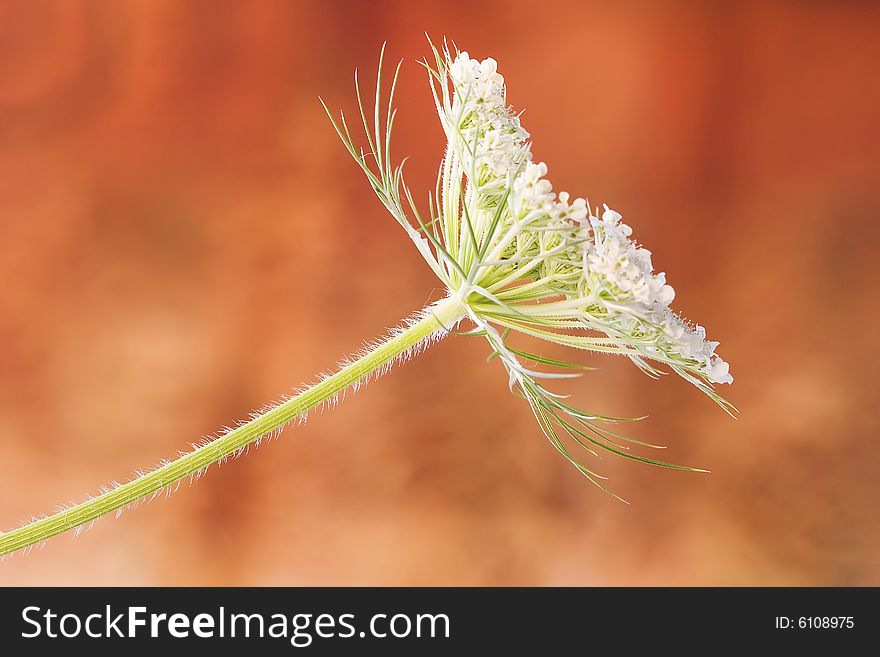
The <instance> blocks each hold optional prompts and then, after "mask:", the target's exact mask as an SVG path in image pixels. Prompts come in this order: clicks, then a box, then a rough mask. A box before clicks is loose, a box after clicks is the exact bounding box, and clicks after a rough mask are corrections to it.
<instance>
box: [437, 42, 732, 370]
mask: <svg viewBox="0 0 880 657" xmlns="http://www.w3.org/2000/svg"><path fill="white" fill-rule="evenodd" d="M448 74H449V78H450V80H451V82H452V87H453V92H454V93H453V96H452V102H451V105H450V106H447V115H446V121H445V122H444V125H445V127H446V129H447V131H448V136H449V138H450V143H451V144H452V145H453V148H454V149H455V151H456V154H457V157H458V159H459V160H460V162H461V167H462V169H463V172H464V173H465V174H467V176H468V180H469V184H470V185H472V186H473V187H474V188H476V190H477V191H478V192H479V193H481V194H484V195H488V197H489V198H490V199H492V200H493V201H494V200H496V199H498V198H500V195H501V194H504V193H506V194H507V211H506V212H505V214H504V216H503V217H502V223H504V225H505V227H506V229H507V232H506V233H505V231H501V233H500V234H502V235H504V234H506V235H508V238H507V239H504V238H501V237H499V238H497V239H499V241H500V242H501V243H502V244H503V245H504V246H505V248H506V251H505V253H504V255H507V256H509V255H510V254H511V253H513V252H516V253H517V255H518V256H520V257H521V256H522V254H523V250H524V249H526V250H527V252H528V253H529V254H530V256H531V258H532V262H535V261H536V260H538V259H541V262H540V263H539V266H536V267H532V268H531V269H530V276H531V277H532V278H538V277H545V278H547V277H553V278H554V280H553V284H552V285H550V286H549V287H550V288H552V289H553V290H554V292H556V293H559V292H560V291H561V293H563V294H564V295H565V296H566V297H567V298H568V300H582V301H583V306H582V308H581V313H580V315H579V317H580V319H582V320H583V321H584V323H585V324H587V325H588V326H591V327H593V328H595V329H597V330H600V331H602V332H604V333H606V334H607V335H608V336H609V337H611V338H613V339H614V340H615V341H619V342H620V343H621V344H622V345H625V346H627V347H629V348H632V349H635V350H636V351H637V352H638V353H640V354H644V355H645V356H647V357H650V358H657V359H659V360H662V361H664V362H667V363H670V364H671V365H674V366H680V367H681V368H683V369H685V370H688V371H690V372H693V373H696V374H698V375H700V376H702V377H703V378H705V379H706V380H708V381H709V382H712V383H731V382H732V381H733V377H732V376H731V375H730V373H729V367H728V365H727V363H726V362H724V360H723V359H721V357H720V356H718V355H716V354H715V353H714V351H715V347H716V346H717V344H718V343H717V342H710V341H707V340H706V332H705V330H704V329H703V328H702V327H701V326H696V327H693V328H692V327H691V326H689V325H688V324H686V323H685V322H684V321H683V320H682V319H681V318H680V317H679V316H678V315H676V314H675V313H674V312H673V311H672V310H671V309H670V308H669V304H670V303H671V302H672V300H673V299H674V297H675V291H674V290H673V288H672V287H671V286H669V285H667V284H666V276H665V274H663V273H657V274H655V273H654V271H653V266H652V264H651V252H650V251H648V250H647V249H644V248H641V247H639V246H638V245H636V244H635V242H633V241H632V240H631V239H630V236H631V234H632V229H631V228H630V227H629V226H627V225H626V224H624V223H621V221H620V220H621V215H620V214H618V213H617V212H615V211H613V210H611V209H609V208H608V206H605V210H604V212H603V213H602V216H601V218H599V217H598V216H595V215H593V214H592V213H591V212H590V210H589V208H588V205H587V202H586V201H585V200H584V199H582V198H577V199H574V200H571V197H570V196H569V195H568V194H567V193H565V192H562V193H560V194H559V195H558V196H557V195H556V194H555V193H554V192H553V186H552V184H551V183H550V181H549V180H547V178H546V176H547V165H545V164H544V163H534V162H532V160H531V152H530V151H529V148H528V138H529V133H528V132H526V130H525V129H523V127H522V125H521V124H520V121H519V117H518V116H516V115H515V114H514V113H513V111H512V110H511V109H510V108H509V107H508V106H507V103H506V92H505V87H504V78H503V77H502V76H501V74H499V73H498V70H497V65H496V62H495V60H494V59H485V60H483V61H477V60H475V59H471V58H470V56H469V55H468V53H467V52H461V53H459V54H458V55H457V56H456V57H455V59H454V60H452V61H451V62H450V63H449V65H448ZM481 207H482V208H483V209H485V208H486V205H485V204H484V205H482V206H481ZM511 234H513V235H515V238H513V239H511V238H510V235H511ZM523 244H525V245H527V246H526V247H523V246H522V245H523ZM495 255H496V257H499V256H502V254H499V253H496V254H495Z"/></svg>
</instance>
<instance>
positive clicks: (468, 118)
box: [449, 52, 588, 224]
mask: <svg viewBox="0 0 880 657" xmlns="http://www.w3.org/2000/svg"><path fill="white" fill-rule="evenodd" d="M449 77H450V79H451V80H452V85H453V89H454V92H455V93H454V95H453V103H452V112H451V114H452V119H453V122H454V123H455V125H454V126H453V130H452V131H451V133H452V134H451V135H450V137H452V138H453V139H452V141H453V143H458V144H461V146H462V147H461V148H460V151H461V152H460V153H459V157H461V159H462V160H463V161H465V162H466V163H468V164H474V165H475V166H474V169H475V170H476V171H477V180H476V181H474V182H475V183H476V184H477V185H478V186H479V187H480V188H481V189H482V188H490V189H491V188H494V189H496V190H497V189H498V188H499V187H502V186H507V185H509V192H510V193H509V200H508V202H509V205H510V207H511V210H512V214H513V217H512V218H513V219H516V220H519V221H521V222H522V223H523V224H527V223H529V222H530V221H531V220H533V219H536V218H543V219H545V220H546V219H552V220H555V221H556V222H565V221H567V222H569V223H572V224H574V223H576V222H579V221H582V220H583V219H584V218H586V216H587V214H588V210H587V202H586V200H584V199H581V198H578V199H575V200H574V201H572V202H569V198H570V197H569V195H568V194H567V193H566V192H562V193H560V194H559V196H558V198H557V196H556V195H555V194H554V193H553V186H552V185H551V183H550V181H549V180H547V179H546V178H545V176H546V175H547V165H546V164H544V163H543V162H540V163H537V164H536V163H534V162H532V161H531V157H532V156H531V152H530V151H529V150H528V139H529V133H528V132H527V131H526V130H525V129H524V128H523V127H522V124H521V123H520V120H519V117H518V116H516V115H515V114H514V113H513V111H512V110H511V108H509V107H508V106H507V101H506V91H505V86H504V77H503V76H502V75H501V74H500V73H498V65H497V63H496V62H495V60H494V59H491V58H488V59H484V60H483V61H478V60H476V59H471V57H470V56H469V55H468V53H467V52H461V53H459V54H458V56H457V57H456V58H455V59H454V60H453V62H452V63H451V65H450V67H449ZM455 137H458V139H455ZM472 160H473V162H472ZM468 168H469V167H468V166H465V169H466V170H468ZM511 174H513V182H512V184H509V183H510V181H509V177H510V176H511Z"/></svg>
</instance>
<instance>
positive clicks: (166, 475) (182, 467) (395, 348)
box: [0, 298, 465, 556]
mask: <svg viewBox="0 0 880 657" xmlns="http://www.w3.org/2000/svg"><path fill="white" fill-rule="evenodd" d="M464 314H465V307H464V305H463V304H462V303H461V302H460V301H459V300H457V299H454V298H447V299H444V300H442V301H440V302H438V303H436V304H434V305H433V306H430V307H429V308H427V309H426V310H425V311H423V312H422V313H420V314H419V315H418V316H417V318H416V319H415V320H414V321H412V322H411V323H408V325H407V326H406V327H405V328H401V329H399V330H398V331H395V332H394V334H393V335H391V336H390V337H388V338H386V339H385V340H383V341H382V342H380V343H379V344H377V345H376V346H374V347H372V348H370V349H369V350H368V351H366V352H365V353H364V354H363V355H362V356H360V357H358V358H357V359H355V360H352V361H351V362H350V363H348V364H347V365H345V366H344V367H342V368H341V369H339V370H338V371H337V372H336V373H335V374H333V375H331V376H329V377H327V378H325V379H324V380H322V381H321V382H320V383H316V384H314V385H313V386H311V387H309V388H307V389H305V390H304V391H302V392H301V393H299V394H298V395H296V396H295V397H292V398H291V399H288V400H287V401H285V402H283V403H282V404H279V405H278V406H275V407H274V408H271V409H270V410H267V411H265V412H264V413H262V414H260V415H257V416H256V417H254V419H252V420H250V421H249V422H247V423H245V424H242V425H241V426H239V427H238V428H236V429H233V430H231V431H229V432H228V433H226V434H224V435H223V436H222V437H220V438H217V439H216V440H213V441H211V442H209V443H206V444H205V445H202V446H201V447H198V448H196V449H194V450H193V451H191V452H188V453H187V454H184V455H183V456H180V457H179V458H177V459H175V460H173V461H171V462H169V463H167V464H165V465H163V466H162V467H160V468H157V469H156V470H153V471H152V472H149V473H147V474H144V475H142V476H140V477H137V478H136V479H133V480H132V481H129V482H128V483H125V484H122V485H121V486H118V487H116V488H114V489H113V490H110V491H108V492H106V493H103V494H101V495H98V496H97V497H95V498H92V499H90V500H88V501H86V502H82V503H81V504H77V505H76V506H73V507H71V508H68V509H65V510H64V511H60V512H59V513H56V514H54V515H52V516H48V517H46V518H42V519H40V520H36V521H34V522H32V523H30V524H28V525H25V526H23V527H19V528H18V529H13V530H11V531H9V532H6V533H4V534H0V556H2V555H5V554H9V553H11V552H15V551H16V550H21V549H23V548H27V547H29V546H32V545H35V544H37V543H40V542H42V541H45V540H47V539H49V538H52V537H53V536H56V535H58V534H61V533H63V532H66V531H68V530H70V529H74V528H75V527H80V526H82V525H84V524H86V523H89V522H91V521H93V520H95V519H97V518H100V517H101V516H103V515H106V514H108V513H111V512H113V511H117V510H119V509H122V508H124V507H126V506H128V505H129V504H132V503H133V502H137V501H138V500H141V499H143V498H144V497H146V496H148V495H151V494H153V493H156V492H158V491H161V490H162V489H163V488H166V487H167V486H170V485H172V484H174V483H176V482H178V481H180V480H181V479H183V478H185V477H188V476H190V475H193V474H195V473H198V472H200V471H203V470H204V469H206V468H207V467H208V466H210V465H212V464H213V463H216V462H217V461H220V460H221V459H224V458H225V457H227V456H229V455H230V454H234V453H236V452H238V451H239V450H241V449H242V448H244V447H246V446H247V445H249V444H250V443H252V442H254V441H256V440H258V439H259V438H261V437H263V436H265V435H267V434H269V433H271V432H272V431H274V430H276V429H279V428H280V427H283V426H284V425H285V424H286V423H288V422H290V421H291V420H293V419H294V418H296V417H298V416H300V415H303V414H305V413H308V412H309V411H310V410H312V409H314V408H315V407H316V406H319V405H320V404H322V403H323V402H325V401H327V400H328V399H332V398H333V396H334V395H336V394H337V393H339V392H341V391H342V390H344V389H346V388H347V387H348V386H350V385H352V384H354V383H356V382H358V381H361V380H364V379H365V378H367V377H369V376H370V375H371V374H373V373H375V372H377V371H379V372H381V371H383V369H384V368H387V367H389V366H390V365H391V364H392V363H393V362H394V360H395V359H396V358H398V357H399V356H401V355H403V354H405V353H406V352H408V351H410V350H412V349H413V348H416V347H417V346H418V345H419V344H420V343H422V342H424V341H426V340H428V339H430V338H431V337H432V336H435V334H437V336H435V337H440V336H442V335H443V334H445V333H446V332H447V331H448V330H449V329H451V328H452V327H453V326H454V325H455V324H457V323H458V322H459V321H460V320H461V319H462V318H463V317H464Z"/></svg>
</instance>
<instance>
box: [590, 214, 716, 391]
mask: <svg viewBox="0 0 880 657" xmlns="http://www.w3.org/2000/svg"><path fill="white" fill-rule="evenodd" d="M621 218H622V217H621V215H620V213H618V212H615V211H614V210H611V209H610V208H609V207H608V206H607V205H606V206H605V211H604V212H603V213H602V217H601V219H600V218H599V217H598V216H595V215H592V214H591V215H590V217H589V222H588V226H589V229H590V232H591V237H592V239H590V240H588V241H584V242H583V245H584V247H583V275H582V288H581V294H584V295H588V296H589V298H591V299H593V300H596V301H597V302H598V304H599V305H600V306H601V307H602V310H603V315H604V317H603V320H604V321H605V322H607V323H608V324H609V325H610V327H611V328H612V330H613V332H614V333H617V334H620V335H625V336H628V337H630V338H635V341H636V343H637V344H639V345H640V346H641V347H642V349H644V350H645V351H647V352H648V353H649V354H654V353H657V352H660V353H662V354H665V355H666V356H667V357H668V358H670V359H672V360H673V361H674V360H677V358H676V356H678V357H680V358H682V359H684V360H685V361H690V362H691V363H696V369H697V370H698V371H700V372H701V373H702V374H703V375H704V376H705V377H706V378H707V379H708V380H709V381H711V382H713V383H732V382H733V377H732V376H731V375H730V372H729V369H730V368H729V366H728V364H727V363H726V362H724V360H723V359H722V358H721V357H720V356H718V355H717V354H715V348H716V347H717V346H718V343H717V342H711V341H707V340H706V331H705V329H704V328H703V327H702V326H697V327H695V328H691V327H690V326H688V325H687V324H686V323H685V322H684V321H682V319H681V318H680V317H679V316H678V315H676V314H675V313H674V312H673V311H672V310H671V309H670V308H669V304H671V303H672V300H673V299H674V298H675V290H674V289H673V288H672V286H670V285H667V284H666V274H664V273H662V272H661V273H657V274H655V273H654V267H653V265H652V264H651V252H650V251H649V250H648V249H645V248H642V247H639V246H638V245H636V243H635V242H633V241H632V240H631V239H630V235H632V229H631V228H630V227H629V226H627V225H626V224H624V223H622V222H621V221H620V220H621ZM585 228H586V225H585Z"/></svg>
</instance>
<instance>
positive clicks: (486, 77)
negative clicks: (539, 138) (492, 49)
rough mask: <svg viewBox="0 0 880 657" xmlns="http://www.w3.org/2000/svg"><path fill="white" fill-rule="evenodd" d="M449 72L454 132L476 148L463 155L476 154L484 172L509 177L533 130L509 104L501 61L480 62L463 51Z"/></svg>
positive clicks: (469, 157) (499, 176) (496, 176)
mask: <svg viewBox="0 0 880 657" xmlns="http://www.w3.org/2000/svg"><path fill="white" fill-rule="evenodd" d="M449 76H450V78H451V79H452V83H453V86H454V89H455V95H454V96H453V99H454V100H453V106H452V118H453V120H454V122H455V125H454V126H453V132H454V133H455V132H457V133H458V134H460V136H461V143H462V144H463V145H466V146H467V148H468V149H472V151H471V152H465V153H462V154H461V155H464V156H465V157H466V158H467V159H468V160H470V159H471V158H473V159H474V160H475V162H476V165H477V169H478V170H481V169H482V168H483V167H485V169H484V170H481V171H480V173H481V174H488V175H489V176H491V177H492V178H505V177H506V176H507V174H508V172H509V171H511V170H512V169H514V168H515V167H516V166H517V164H518V162H519V161H520V160H521V158H522V157H523V147H524V145H525V144H526V141H527V140H528V138H529V133H528V132H526V131H525V130H524V129H523V127H522V125H521V124H520V122H519V118H518V117H516V116H514V115H513V114H512V113H511V112H510V111H509V110H508V108H507V104H506V100H505V98H506V92H505V88H504V77H503V76H502V75H501V74H500V73H498V65H497V63H496V62H495V60H494V59H491V58H490V59H484V60H483V61H482V62H480V61H477V60H476V59H471V58H470V57H469V56H468V54H467V53H466V52H462V53H460V54H459V55H458V57H456V58H455V60H454V61H453V62H452V65H451V66H450V67H449Z"/></svg>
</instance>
